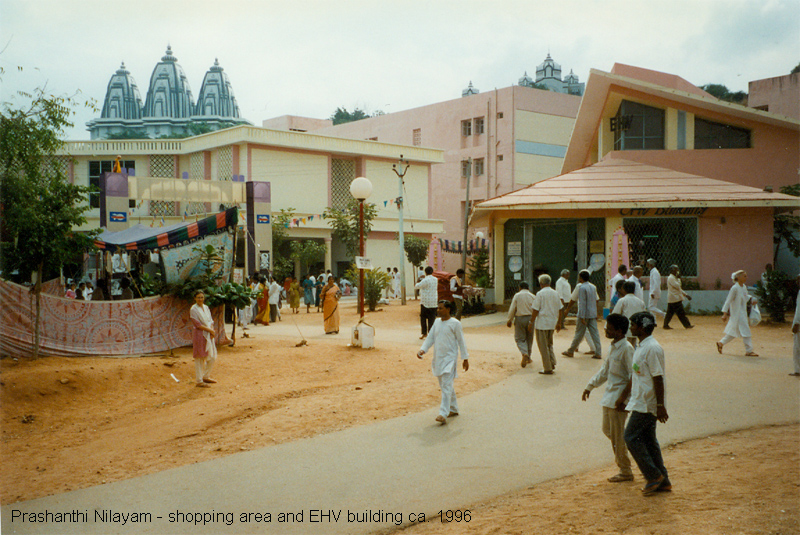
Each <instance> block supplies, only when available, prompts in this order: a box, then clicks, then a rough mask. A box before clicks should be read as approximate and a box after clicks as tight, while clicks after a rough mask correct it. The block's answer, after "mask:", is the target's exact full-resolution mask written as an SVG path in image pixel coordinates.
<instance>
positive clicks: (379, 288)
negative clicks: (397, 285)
mask: <svg viewBox="0 0 800 535" xmlns="http://www.w3.org/2000/svg"><path fill="white" fill-rule="evenodd" d="M345 277H347V279H348V280H350V281H353V282H354V283H357V282H356V281H358V268H356V266H355V264H352V265H351V266H350V269H348V270H347V272H346V273H345ZM391 284H392V278H391V277H390V276H389V274H388V273H387V272H385V271H383V270H382V269H380V268H373V269H365V270H364V302H365V303H366V304H367V310H369V311H370V312H374V311H375V307H376V306H378V301H380V300H381V294H382V293H383V290H385V289H386V288H388V287H389V286H390V285H391Z"/></svg>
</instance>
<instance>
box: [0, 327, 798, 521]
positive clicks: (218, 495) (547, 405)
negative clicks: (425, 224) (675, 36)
mask: <svg viewBox="0 0 800 535" xmlns="http://www.w3.org/2000/svg"><path fill="white" fill-rule="evenodd" d="M503 320H504V317H503V316H502V315H500V314H497V315H494V316H483V317H480V318H468V319H466V320H465V328H466V330H467V332H468V333H469V337H470V338H469V339H470V346H471V350H473V351H475V350H478V349H487V350H494V351H497V350H500V349H499V348H503V350H505V349H507V350H508V351H509V352H510V354H511V352H513V350H514V348H513V342H512V341H511V340H510V335H506V336H503V337H502V338H501V337H500V336H499V335H491V336H489V335H487V336H482V335H481V334H480V326H481V325H487V324H496V323H498V322H503ZM269 329H271V330H270V334H269V336H282V335H287V334H288V333H291V332H292V331H294V334H295V335H296V328H295V327H294V325H293V323H292V322H286V321H284V322H282V324H278V325H273V326H270V328H269ZM259 332H266V331H259ZM314 338H316V335H315V336H314ZM341 338H345V339H346V338H347V336H345V335H343V334H340V335H339V339H341ZM319 339H320V340H323V339H325V337H324V335H321V336H320V337H319ZM329 339H330V337H329ZM380 340H381V343H386V342H392V341H398V342H399V341H405V342H407V341H408V336H407V334H405V333H391V332H387V331H386V330H382V331H381V333H380ZM790 341H791V340H790V339H788V340H787V343H786V351H785V355H763V356H762V358H759V359H748V358H744V357H733V356H725V357H720V356H719V355H717V354H716V353H714V352H713V351H711V352H709V351H705V350H699V349H697V348H690V349H688V350H687V349H685V348H682V350H679V349H678V347H670V346H669V345H668V344H664V345H665V349H666V351H667V391H668V398H667V406H668V409H669V412H670V415H671V418H670V420H669V422H668V423H667V424H665V425H659V431H658V432H659V439H660V440H661V441H662V443H670V442H673V441H678V440H684V439H689V438H694V437H700V436H706V435H710V434H715V433H719V432H723V431H729V430H734V429H741V428H747V427H752V426H757V425H764V424H779V423H787V422H797V421H798V420H800V401H799V400H800V382H798V381H797V380H796V378H793V377H789V376H787V370H789V369H790V359H791V354H790V353H791V348H790ZM735 343H736V342H733V343H732V345H733V344H735ZM739 343H740V342H739ZM565 344H566V341H565V339H564V338H560V339H559V341H558V342H557V345H556V349H558V350H559V351H561V350H563V349H564V348H565ZM514 358H515V359H516V357H514ZM597 366H598V361H596V360H591V359H588V358H576V359H572V360H569V359H561V360H560V362H559V368H558V373H557V374H556V375H554V376H549V377H548V376H542V375H539V374H538V373H536V368H533V369H531V368H530V367H529V368H527V369H525V370H520V371H519V372H518V373H516V374H514V375H512V376H511V377H509V378H508V379H506V380H505V381H503V382H501V383H498V384H496V385H493V386H491V387H489V388H486V389H484V390H481V391H479V392H476V393H474V394H472V395H469V396H464V397H463V398H461V399H460V400H459V404H460V407H461V411H462V415H461V416H460V417H458V418H452V419H451V420H450V422H449V423H448V425H446V426H443V427H440V426H438V425H436V424H435V423H434V422H433V417H434V416H435V410H434V408H431V410H429V411H425V412H423V413H420V414H412V415H408V416H404V417H400V418H396V419H393V420H389V421H385V422H380V423H376V424H372V425H365V426H361V427H356V428H353V429H347V430H345V431H341V432H337V433H332V434H329V435H323V436H318V437H314V438H310V439H305V440H299V441H296V442H291V443H286V444H281V445H278V446H272V447H267V448H263V449H260V450H255V451H248V452H245V453H240V454H236V455H231V456H228V457H224V458H221V459H217V460H213V461H208V462H204V463H198V464H194V465H190V466H184V467H180V468H175V469H171V470H167V471H164V472H160V473H157V474H152V475H148V476H143V477H138V478H135V479H131V480H127V481H120V482H116V483H110V484H107V485H101V486H97V487H92V488H88V489H83V490H78V491H73V492H68V493H64V494H59V495H55V496H50V497H46V498H40V499H36V500H30V501H27V502H20V503H16V504H12V505H7V506H4V507H3V508H2V532H3V533H104V534H105V533H193V534H195V533H312V534H317V533H318V534H332V533H348V534H352V533H370V532H374V531H378V530H381V529H384V528H387V527H391V526H392V525H393V524H394V523H400V522H409V521H413V520H414V519H417V518H419V517H420V515H422V514H424V515H425V518H426V520H428V521H431V520H432V519H433V521H438V516H437V512H439V511H442V510H444V511H447V510H451V511H452V510H458V509H463V508H465V507H466V506H467V505H468V504H470V503H473V502H475V501H478V500H485V499H488V498H491V497H494V496H497V495H499V494H502V493H505V492H508V491H512V490H516V489H522V488H525V487H528V486H530V485H533V484H535V483H538V482H542V481H546V480H549V479H553V478H557V477H562V476H565V475H569V474H574V473H578V472H583V471H587V470H592V469H596V468H600V467H602V466H610V465H611V464H612V463H613V457H612V454H611V451H610V446H609V443H608V441H607V439H606V438H605V437H604V436H603V435H602V433H601V432H600V408H599V406H598V402H599V397H600V396H599V392H596V393H595V395H594V396H593V397H592V399H591V401H590V402H588V403H582V402H580V401H579V400H580V392H581V391H582V390H583V387H584V386H585V384H586V381H587V380H588V378H589V377H591V375H592V373H593V372H594V371H595V370H596V368H597ZM432 380H433V379H432ZM456 389H458V381H456ZM666 461H667V466H668V467H669V456H667V458H666ZM609 470H612V469H611V468H609ZM670 476H671V479H672V482H673V484H674V485H675V488H676V491H678V492H679V491H680V482H681V477H680V473H676V472H674V471H673V472H672V473H671V474H670ZM74 512H77V513H78V514H72V516H71V517H70V516H62V517H55V518H54V517H52V516H51V517H48V518H49V520H51V521H50V522H49V523H47V524H41V523H31V522H24V523H23V522H21V521H20V517H19V514H21V513H25V514H32V513H39V514H47V513H50V514H57V513H74ZM104 512H108V516H109V517H110V520H109V521H104V520H103V519H102V516H103V514H104ZM136 513H139V514H140V516H139V517H135V516H131V515H133V514H136ZM282 513H283V514H286V513H288V515H285V516H283V517H282V516H280V515H281V514H282ZM15 514H16V515H17V517H16V518H14V519H13V521H12V517H13V515H15ZM115 514H116V515H117V516H114V515H115ZM148 514H149V515H150V516H149V517H147V516H146V515H148ZM204 514H205V519H204V517H203V515H204ZM257 514H261V515H262V516H260V517H258V516H257ZM267 514H269V515H270V517H269V522H266V521H265V520H266V515H267ZM323 515H326V516H323ZM59 518H60V519H61V520H62V521H60V522H59V521H58V519H59ZM30 519H31V518H30V517H28V520H30ZM53 520H55V521H53ZM115 520H116V521H115ZM136 520H141V522H135V521H136ZM196 521H199V522H200V523H199V524H195V523H194V522H196ZM204 521H205V522H206V523H203V522H204Z"/></svg>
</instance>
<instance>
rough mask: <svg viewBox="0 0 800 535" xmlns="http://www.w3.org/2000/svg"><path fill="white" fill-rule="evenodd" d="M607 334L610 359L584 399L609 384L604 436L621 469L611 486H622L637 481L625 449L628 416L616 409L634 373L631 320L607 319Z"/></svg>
mask: <svg viewBox="0 0 800 535" xmlns="http://www.w3.org/2000/svg"><path fill="white" fill-rule="evenodd" d="M605 331H606V333H605V334H606V338H609V339H611V347H609V349H608V357H607V358H606V360H604V361H603V365H602V366H601V367H600V370H598V372H597V373H596V374H594V377H592V379H591V380H590V381H589V384H588V385H586V388H585V389H584V390H583V395H582V396H581V399H582V400H583V401H586V400H587V399H589V394H590V393H591V391H592V390H593V389H595V388H597V387H599V386H600V385H602V384H603V383H606V392H605V394H604V395H603V399H602V400H600V405H601V406H602V407H603V434H604V435H605V436H607V437H608V439H609V440H611V448H612V449H613V450H614V460H615V461H616V463H617V467H618V468H619V473H618V474H617V475H615V476H611V477H610V478H608V480H609V481H610V482H611V483H620V482H622V481H633V472H632V471H631V461H630V459H628V449H627V447H626V446H625V420H627V418H628V413H627V412H625V410H619V409H617V406H616V405H617V400H618V399H619V397H620V394H621V393H622V392H623V391H624V390H625V389H626V388H627V387H628V382H630V380H631V371H632V369H633V368H632V366H633V346H632V345H631V344H629V343H628V341H627V340H625V333H627V332H628V318H626V317H625V316H623V315H622V314H609V316H608V317H607V318H606V329H605ZM625 401H626V402H627V400H625Z"/></svg>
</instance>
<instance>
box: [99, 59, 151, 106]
mask: <svg viewBox="0 0 800 535" xmlns="http://www.w3.org/2000/svg"><path fill="white" fill-rule="evenodd" d="M100 117H101V118H103V119H141V118H142V97H141V95H140V94H139V87H138V86H137V85H136V80H134V79H133V76H131V73H130V71H129V70H127V69H126V68H125V62H122V65H121V66H120V68H119V69H118V70H117V72H116V73H114V74H113V75H112V76H111V80H110V81H109V82H108V89H106V99H105V101H103V111H102V113H101V114H100Z"/></svg>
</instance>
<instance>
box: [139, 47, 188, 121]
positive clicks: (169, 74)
mask: <svg viewBox="0 0 800 535" xmlns="http://www.w3.org/2000/svg"><path fill="white" fill-rule="evenodd" d="M193 111H194V98H193V97H192V90H191V89H190V88H189V80H188V79H187V78H186V73H184V72H183V68H182V67H181V66H180V65H178V59H177V58H176V57H175V56H173V55H172V47H171V46H169V45H168V46H167V51H166V54H165V55H164V56H163V57H162V58H161V62H160V63H158V64H157V65H156V67H155V69H153V74H152V75H151V76H150V88H149V89H148V90H147V98H146V100H145V104H144V113H143V116H144V117H145V118H167V117H168V118H174V119H181V118H189V117H191V115H192V112H193Z"/></svg>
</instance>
